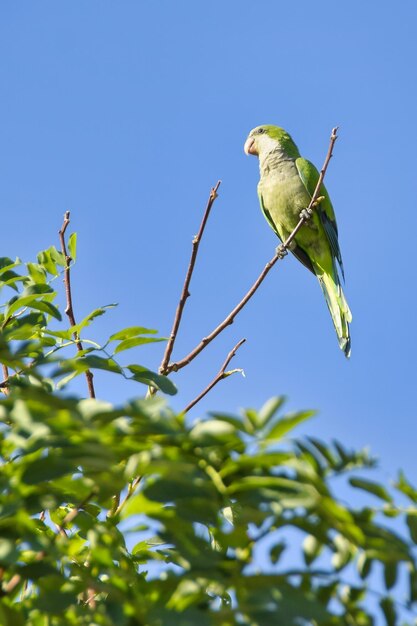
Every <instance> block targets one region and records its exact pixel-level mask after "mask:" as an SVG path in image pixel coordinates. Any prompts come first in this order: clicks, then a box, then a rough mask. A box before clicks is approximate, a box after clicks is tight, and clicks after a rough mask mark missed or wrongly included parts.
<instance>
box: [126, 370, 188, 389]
mask: <svg viewBox="0 0 417 626" xmlns="http://www.w3.org/2000/svg"><path fill="white" fill-rule="evenodd" d="M127 369H128V370H129V371H130V372H132V374H133V376H132V377H131V380H136V382H138V383H143V384H144V385H152V386H155V387H156V388H157V389H160V390H161V391H162V392H163V393H167V394H168V395H170V396H173V395H175V394H176V393H177V388H176V386H175V385H174V383H173V382H171V381H170V380H169V378H167V377H166V376H162V375H161V374H157V373H156V372H152V371H151V370H148V369H146V367H142V366H141V365H128V366H127Z"/></svg>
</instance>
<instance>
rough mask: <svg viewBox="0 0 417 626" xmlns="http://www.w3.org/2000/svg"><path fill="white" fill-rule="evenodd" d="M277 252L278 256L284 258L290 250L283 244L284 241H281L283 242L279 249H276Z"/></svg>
mask: <svg viewBox="0 0 417 626" xmlns="http://www.w3.org/2000/svg"><path fill="white" fill-rule="evenodd" d="M276 254H277V256H278V257H279V258H280V259H283V258H284V256H287V254H288V250H287V248H286V247H285V246H284V244H283V243H281V244H280V245H279V246H278V247H277V249H276Z"/></svg>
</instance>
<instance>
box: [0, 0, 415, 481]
mask: <svg viewBox="0 0 417 626" xmlns="http://www.w3.org/2000/svg"><path fill="white" fill-rule="evenodd" d="M416 23H417V5H416V4H415V1H414V0H412V1H411V0H404V1H402V2H400V3H396V4H395V7H394V5H393V4H392V3H391V2H387V1H383V2H379V3H376V2H368V3H364V2H359V1H358V0H354V1H353V2H349V3H335V2H331V1H330V0H327V1H323V2H314V3H313V2H306V1H304V2H301V3H300V2H297V3H290V2H286V3H284V2H278V1H276V0H265V1H259V2H249V1H248V0H229V1H228V2H224V1H223V0H222V1H220V0H211V1H210V2H191V1H190V0H188V1H185V0H182V1H176V2H168V1H167V0H166V1H165V2H163V1H160V0H154V1H153V2H140V1H138V0H126V1H123V2H109V1H105V0H100V1H98V0H89V1H88V2H81V1H77V0H72V1H71V2H68V1H67V2H56V1H52V0H43V1H42V2H29V1H21V2H9V3H3V5H2V7H1V9H0V81H1V93H2V95H1V98H0V116H1V125H0V172H1V181H0V210H1V216H2V218H1V220H2V236H1V247H2V251H1V255H11V256H12V255H16V254H19V255H20V256H21V257H22V258H23V259H25V260H32V259H33V257H34V255H35V254H36V252H37V251H38V250H40V249H42V248H45V247H47V246H49V245H50V244H51V243H57V230H58V228H59V226H60V224H61V222H62V215H63V213H64V211H65V210H67V209H70V210H71V211H72V227H73V229H75V230H76V231H77V232H78V234H79V260H78V262H77V265H76V268H75V269H74V275H73V281H74V297H75V303H76V304H75V306H76V311H77V315H78V317H79V318H81V316H83V315H85V314H87V313H88V312H89V311H90V310H91V309H93V308H95V307H96V306H98V305H101V304H107V303H108V302H114V301H116V302H119V303H120V306H119V308H118V309H116V310H115V311H114V312H111V313H108V314H107V315H106V316H105V317H103V318H100V319H99V320H98V325H97V333H96V334H97V335H98V336H99V337H104V336H105V335H106V334H108V333H110V332H113V331H115V330H117V329H119V328H120V327H123V326H128V325H136V324H140V325H145V326H150V327H154V328H157V329H159V331H160V332H161V334H163V335H167V334H168V333H169V330H170V326H171V322H172V316H173V313H174V310H175V306H176V303H177V300H178V295H179V291H180V288H181V284H182V281H183V276H184V272H185V269H186V265H187V262H188V257H189V253H190V246H191V239H192V236H193V235H194V234H195V232H196V230H197V228H198V224H199V222H200V219H201V214H202V209H203V207H204V204H205V202H206V198H207V194H208V191H209V189H210V187H211V186H212V185H213V184H214V183H215V182H216V181H217V179H219V178H221V179H222V181H223V183H222V186H221V189H220V197H219V199H218V201H217V202H216V204H215V207H214V210H213V214H212V217H211V219H210V222H209V224H208V227H207V232H206V237H205V240H204V241H203V244H202V246H201V254H200V257H199V259H198V266H197V269H196V273H195V276H194V282H193V284H192V288H191V292H192V296H191V298H190V300H189V303H188V307H187V310H186V314H185V318H184V324H183V327H182V329H181V333H180V336H179V339H178V343H177V346H176V351H175V356H177V357H181V356H183V355H184V353H185V351H187V350H188V349H190V348H191V347H193V345H194V344H195V343H196V342H197V341H198V340H200V339H201V337H202V336H204V335H205V334H207V332H208V331H210V330H211V328H212V327H213V326H214V325H215V324H217V322H218V321H220V320H221V319H222V318H223V317H224V316H225V315H226V314H227V313H228V312H229V310H230V309H231V308H232V307H233V306H234V305H235V303H236V302H237V301H238V300H239V299H240V298H241V296H242V295H243V293H244V292H245V291H246V290H247V288H248V287H249V285H250V284H251V282H252V281H253V280H254V279H255V278H256V276H257V275H258V273H259V271H260V270H261V268H262V267H263V265H264V264H265V262H266V261H267V260H268V259H269V258H270V257H271V256H272V255H273V252H274V249H275V246H276V244H277V241H276V238H275V236H274V234H273V233H272V231H271V230H270V229H269V227H268V226H267V224H266V222H265V220H264V218H263V217H262V215H261V212H260V210H259V206H258V200H257V196H256V184H257V180H258V166H257V162H256V160H255V159H254V158H252V157H251V158H248V157H246V156H245V155H244V153H243V143H244V140H245V138H246V135H247V133H248V132H249V130H250V129H251V128H253V127H254V126H257V125H258V124H261V123H274V124H278V125H281V126H284V127H285V128H286V129H287V130H289V131H290V132H291V134H292V135H293V137H294V139H295V141H296V142H297V144H298V145H299V148H300V150H301V152H302V153H303V155H304V156H306V157H307V158H310V159H311V160H313V161H314V162H315V163H316V164H317V165H318V166H320V165H321V163H322V161H323V158H324V155H325V153H326V150H327V146H328V138H329V134H330V130H331V128H332V126H335V125H340V139H339V141H338V142H337V145H336V150H335V157H334V159H333V160H332V163H331V166H330V170H329V173H328V178H327V186H328V189H329V191H330V193H331V196H332V199H333V203H334V206H335V209H336V212H337V216H338V222H339V230H340V243H341V248H342V252H343V256H344V263H345V268H346V278H347V283H346V294H347V297H348V300H349V303H350V305H351V309H352V311H353V318H354V321H353V324H352V336H353V340H352V357H351V360H350V362H347V361H346V360H345V358H344V357H343V355H342V353H341V352H340V350H339V349H338V345H337V341H336V338H335V335H334V330H333V327H332V323H331V320H330V317H329V314H328V312H327V309H326V306H325V303H324V300H323V297H322V294H321V291H320V288H319V285H318V283H317V281H316V280H315V279H314V278H313V277H312V276H311V275H310V273H309V272H308V271H307V270H305V269H304V268H303V267H302V266H301V265H300V264H299V263H297V262H296V261H295V260H294V259H292V258H287V259H285V261H284V262H283V263H281V264H280V265H279V266H277V267H276V268H274V270H273V271H272V273H271V274H270V275H269V276H268V278H267V280H266V282H265V283H264V285H263V286H262V288H261V290H260V291H259V292H258V293H257V295H256V296H255V298H254V299H253V300H252V301H251V302H250V304H249V305H248V306H247V307H246V309H245V310H244V312H243V313H242V314H241V315H240V317H238V318H237V320H236V322H235V324H234V325H233V326H231V327H230V328H229V329H228V330H227V331H226V332H225V333H224V334H223V335H222V336H221V338H220V339H219V340H218V341H217V342H216V343H215V344H214V345H212V346H211V347H210V348H208V349H207V350H206V352H205V353H203V355H201V357H200V358H199V359H198V360H196V361H195V362H194V363H193V365H191V366H190V367H189V368H188V369H186V370H185V371H184V373H183V374H181V375H178V376H176V377H175V380H176V382H177V384H178V385H179V388H180V393H179V395H178V396H177V397H176V398H175V399H174V400H173V403H174V406H175V407H176V408H178V409H179V408H182V407H183V406H185V404H187V403H188V401H189V400H190V399H191V398H192V397H193V396H194V395H196V393H197V392H198V391H200V389H201V388H202V387H204V386H205V385H206V384H207V383H208V382H209V380H210V379H211V378H212V376H213V375H214V374H215V373H216V372H217V370H218V368H219V366H220V364H221V363H222V361H223V360H224V358H225V355H226V354H227V352H228V351H229V350H230V348H231V347H232V346H233V345H234V344H235V343H236V342H237V340H238V339H240V338H241V337H246V338H247V343H246V344H245V346H244V347H242V348H241V350H240V352H239V353H238V355H237V356H236V358H235V360H234V361H233V366H234V367H243V368H244V369H245V372H246V378H242V377H240V376H235V377H233V378H230V379H228V380H227V381H224V382H223V383H222V384H221V385H219V386H218V387H217V388H216V389H215V390H214V391H213V392H212V393H211V395H210V396H209V397H208V398H207V400H205V401H204V402H202V403H201V405H200V407H201V408H200V410H197V409H196V410H195V411H194V413H193V414H194V415H198V414H199V413H200V412H202V411H204V410H206V409H209V408H210V409H217V410H220V409H225V410H228V411H235V410H237V409H239V407H242V406H255V407H258V406H260V405H261V404H262V403H263V402H264V400H266V399H267V398H268V397H270V396H271V395H275V394H281V393H285V394H288V396H289V407H290V408H292V409H299V408H317V409H319V411H320V416H319V417H318V418H317V419H316V420H314V421H313V422H311V423H310V424H308V425H306V426H305V428H304V431H305V432H308V433H310V434H314V435H315V436H320V437H322V438H325V439H326V440H329V439H330V438H338V439H341V440H343V441H344V442H346V443H347V444H350V445H352V446H357V447H361V446H364V445H370V446H371V448H372V451H373V452H374V453H375V454H377V455H378V456H380V457H381V459H382V467H383V476H384V477H385V478H386V479H387V480H388V478H389V477H394V475H395V470H396V469H397V468H398V467H400V466H401V467H403V468H405V469H406V471H407V472H408V474H409V475H410V477H411V478H412V479H414V481H417V469H416V466H415V455H416V440H417V411H416V399H415V388H416V366H415V355H416V348H417V345H416V343H417V342H416V308H417V297H416V260H415V255H416V252H415V246H416V244H415V241H414V233H415V232H416V228H417V218H416V213H417V212H416V195H417V194H416V189H415V179H416V173H415V172H416V157H415V153H416V148H415V144H416V135H417V132H416V131H417V115H416V111H417V86H416V80H415V79H416V66H415V63H416V58H417V38H416V35H415V26H416ZM161 352H162V347H161V344H157V345H156V346H153V347H152V348H149V349H146V350H145V349H142V350H139V349H138V350H137V352H136V355H135V356H136V361H138V362H143V363H144V364H146V365H148V366H149V367H152V368H157V366H158V364H159V361H160V357H161ZM132 360H133V359H130V361H132ZM96 381H97V390H98V394H99V395H100V396H102V397H105V398H109V399H113V400H121V399H122V398H123V397H125V396H126V395H134V394H135V393H136V392H137V390H138V389H139V388H137V387H134V386H133V385H128V386H127V387H126V386H125V385H122V384H120V387H117V386H116V387H113V388H112V389H109V387H108V385H107V382H106V380H104V379H103V380H102V382H100V377H99V376H98V377H97V379H96ZM300 432H302V431H300Z"/></svg>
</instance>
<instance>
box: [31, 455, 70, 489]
mask: <svg viewBox="0 0 417 626" xmlns="http://www.w3.org/2000/svg"><path fill="white" fill-rule="evenodd" d="M74 469H75V468H74V463H72V462H70V461H68V460H67V459H64V458H60V457H56V456H49V457H45V458H41V459H36V460H35V461H33V462H32V463H30V464H29V465H28V466H27V467H26V469H25V471H24V472H23V474H22V481H23V482H24V483H26V484H27V485H36V484H38V483H41V482H44V481H50V480H52V479H53V478H59V477H60V476H65V475H66V474H69V473H71V472H73V471H74Z"/></svg>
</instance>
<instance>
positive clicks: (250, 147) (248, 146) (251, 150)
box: [243, 137, 258, 155]
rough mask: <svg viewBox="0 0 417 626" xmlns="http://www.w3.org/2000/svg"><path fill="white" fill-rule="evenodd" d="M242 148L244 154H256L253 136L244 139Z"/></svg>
mask: <svg viewBox="0 0 417 626" xmlns="http://www.w3.org/2000/svg"><path fill="white" fill-rule="evenodd" d="M243 149H244V151H245V153H246V154H255V155H257V154H258V151H257V150H256V147H255V140H254V138H253V137H248V138H247V139H246V141H245V145H244V146H243Z"/></svg>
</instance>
